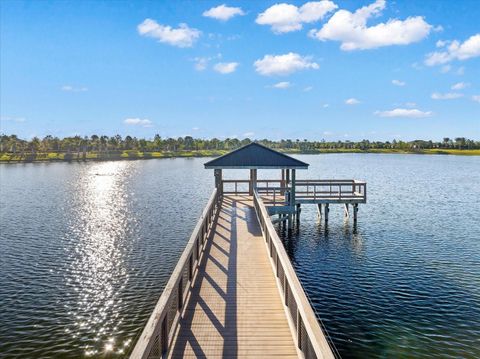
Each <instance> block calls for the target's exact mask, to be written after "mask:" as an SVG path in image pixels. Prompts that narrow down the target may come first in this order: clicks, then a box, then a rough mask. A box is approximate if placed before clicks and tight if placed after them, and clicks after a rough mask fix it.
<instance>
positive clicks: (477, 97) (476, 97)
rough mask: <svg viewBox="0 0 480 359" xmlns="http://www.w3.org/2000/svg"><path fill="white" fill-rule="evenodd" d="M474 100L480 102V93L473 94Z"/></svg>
mask: <svg viewBox="0 0 480 359" xmlns="http://www.w3.org/2000/svg"><path fill="white" fill-rule="evenodd" d="M472 100H473V101H476V102H478V103H480V95H473V96H472Z"/></svg>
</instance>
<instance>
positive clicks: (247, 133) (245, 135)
mask: <svg viewBox="0 0 480 359" xmlns="http://www.w3.org/2000/svg"><path fill="white" fill-rule="evenodd" d="M252 136H255V132H245V133H244V134H243V137H252Z"/></svg>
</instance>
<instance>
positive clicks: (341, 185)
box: [295, 179, 367, 203]
mask: <svg viewBox="0 0 480 359" xmlns="http://www.w3.org/2000/svg"><path fill="white" fill-rule="evenodd" d="M295 198H296V199H297V200H313V201H317V200H322V199H323V200H334V201H335V200H338V201H345V200H353V201H356V202H359V203H366V202H367V183H366V182H363V181H357V180H323V179H322V180H297V181H296V189H295Z"/></svg>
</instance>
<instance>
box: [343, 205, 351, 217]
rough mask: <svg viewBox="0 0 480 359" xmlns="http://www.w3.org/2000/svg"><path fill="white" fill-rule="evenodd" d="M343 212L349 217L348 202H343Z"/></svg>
mask: <svg viewBox="0 0 480 359" xmlns="http://www.w3.org/2000/svg"><path fill="white" fill-rule="evenodd" d="M344 212H345V217H346V218H348V217H350V214H349V213H348V203H345V207H344Z"/></svg>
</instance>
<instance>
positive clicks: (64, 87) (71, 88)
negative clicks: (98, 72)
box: [60, 85, 88, 92]
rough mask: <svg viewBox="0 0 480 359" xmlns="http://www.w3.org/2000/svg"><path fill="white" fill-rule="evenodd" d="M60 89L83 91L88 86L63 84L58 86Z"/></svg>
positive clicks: (86, 89)
mask: <svg viewBox="0 0 480 359" xmlns="http://www.w3.org/2000/svg"><path fill="white" fill-rule="evenodd" d="M60 89H61V90H62V91H65V92H85V91H88V88H86V87H84V86H80V87H76V86H71V85H63V86H62V87H61V88H60Z"/></svg>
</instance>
